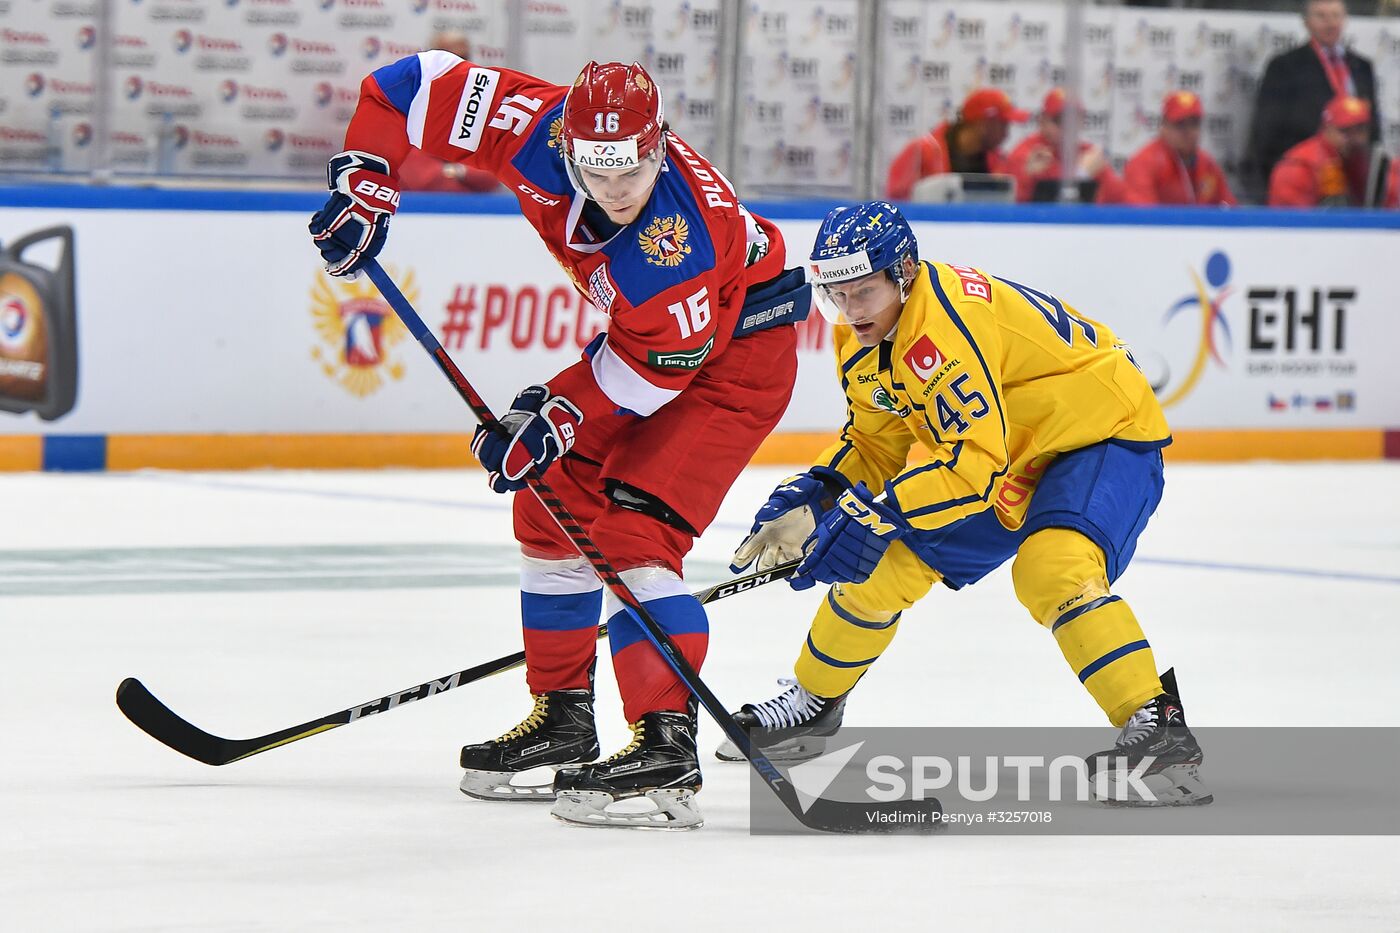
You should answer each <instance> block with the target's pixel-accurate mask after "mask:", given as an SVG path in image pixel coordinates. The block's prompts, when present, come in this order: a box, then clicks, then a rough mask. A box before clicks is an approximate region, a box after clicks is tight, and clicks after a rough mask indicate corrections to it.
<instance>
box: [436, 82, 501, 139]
mask: <svg viewBox="0 0 1400 933" xmlns="http://www.w3.org/2000/svg"><path fill="white" fill-rule="evenodd" d="M500 79H501V75H500V72H498V71H494V70H492V69H490V68H473V69H472V70H471V71H469V72H468V73H467V81H466V84H464V85H463V86H462V99H461V100H460V101H458V103H457V116H456V119H455V120H454V121H453V123H452V131H451V133H452V135H451V137H450V138H449V139H448V143H450V144H451V145H453V146H456V147H457V148H458V149H465V150H466V151H468V152H476V150H477V147H478V146H480V145H481V137H482V134H483V133H484V132H485V131H486V118H487V115H488V114H489V113H490V112H491V108H492V106H494V105H495V102H496V84H497V82H499V81H500Z"/></svg>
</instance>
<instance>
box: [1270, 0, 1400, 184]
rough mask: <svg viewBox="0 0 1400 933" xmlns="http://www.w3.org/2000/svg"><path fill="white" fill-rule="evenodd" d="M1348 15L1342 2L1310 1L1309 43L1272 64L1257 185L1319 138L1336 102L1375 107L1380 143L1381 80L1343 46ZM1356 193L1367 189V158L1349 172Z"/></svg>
mask: <svg viewBox="0 0 1400 933" xmlns="http://www.w3.org/2000/svg"><path fill="white" fill-rule="evenodd" d="M1346 19H1347V9H1346V4H1345V3H1343V2H1342V0H1306V2H1305V3H1304V4H1303V25H1304V26H1305V27H1306V28H1307V30H1308V37H1309V38H1308V41H1307V42H1306V43H1305V44H1303V45H1300V46H1299V47H1298V48H1296V49H1292V50H1290V51H1287V52H1284V53H1282V54H1281V55H1278V56H1276V57H1275V58H1273V59H1272V60H1271V61H1270V62H1269V64H1268V66H1267V67H1266V68H1265V69H1264V78H1263V80H1262V81H1260V82H1259V97H1258V100H1257V102H1256V104H1255V108H1254V125H1253V127H1252V129H1251V133H1250V145H1249V154H1250V157H1251V160H1252V162H1253V169H1254V171H1253V173H1252V176H1253V177H1252V181H1253V182H1254V183H1255V184H1256V185H1258V186H1261V187H1262V185H1263V184H1264V183H1265V182H1266V181H1267V179H1268V178H1269V176H1270V174H1271V173H1272V172H1273V169H1274V166H1275V165H1276V164H1278V161H1279V159H1281V158H1282V157H1283V154H1284V153H1285V152H1287V151H1288V150H1289V149H1291V148H1293V147H1294V146H1296V145H1297V144H1298V143H1300V142H1302V141H1303V140H1305V139H1307V138H1308V137H1309V136H1312V135H1313V134H1314V133H1316V132H1317V127H1318V125H1319V123H1320V122H1321V120H1322V110H1323V108H1324V107H1326V106H1327V103H1328V101H1330V100H1332V99H1333V98H1336V97H1359V98H1361V99H1362V100H1364V101H1366V103H1368V104H1369V105H1370V107H1371V132H1370V141H1371V142H1372V143H1374V142H1376V141H1378V140H1379V139H1380V126H1381V122H1380V112H1379V111H1378V109H1377V107H1376V78H1375V72H1374V71H1373V70H1372V68H1371V62H1370V61H1369V60H1368V59H1365V58H1362V57H1361V56H1360V55H1357V54H1356V53H1355V52H1353V51H1351V50H1350V49H1348V48H1346V47H1345V46H1344V45H1343V44H1342V31H1343V30H1344V29H1345V28H1346ZM1346 172H1347V175H1348V177H1349V179H1350V176H1352V175H1353V174H1354V175H1356V176H1357V178H1356V179H1355V180H1354V184H1355V186H1356V187H1360V186H1361V185H1364V184H1365V174H1366V157H1365V153H1364V152H1361V153H1358V154H1357V156H1356V157H1354V158H1352V159H1350V160H1349V161H1348V163H1347V166H1346Z"/></svg>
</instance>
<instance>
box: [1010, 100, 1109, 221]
mask: <svg viewBox="0 0 1400 933" xmlns="http://www.w3.org/2000/svg"><path fill="white" fill-rule="evenodd" d="M1064 113H1065V90H1064V88H1059V87H1057V88H1052V89H1051V91H1050V93H1048V94H1046V95H1045V101H1044V103H1042V104H1041V107H1040V120H1039V124H1040V125H1039V129H1038V130H1037V131H1036V132H1034V133H1032V134H1031V135H1029V136H1027V137H1026V138H1025V139H1023V140H1021V142H1020V143H1018V144H1017V145H1016V148H1015V149H1012V150H1011V155H1010V156H1008V157H1007V160H1006V168H1005V171H1007V172H1008V173H1010V174H1012V175H1015V176H1016V200H1018V201H1029V200H1030V199H1031V195H1032V193H1033V192H1034V191H1035V187H1036V183H1037V182H1041V181H1047V180H1053V179H1058V178H1059V177H1060V143H1061V141H1062V139H1063V136H1064V134H1063V131H1062V128H1061V124H1062V121H1063V119H1064ZM1075 177H1077V178H1092V179H1093V180H1094V181H1096V182H1098V193H1097V194H1096V195H1095V198H1094V200H1095V201H1096V202H1097V203H1099V204H1117V203H1120V202H1122V201H1123V199H1124V197H1125V196H1126V194H1127V191H1126V189H1125V188H1124V186H1123V179H1122V178H1120V177H1118V173H1117V172H1115V171H1114V170H1113V166H1112V165H1109V164H1108V157H1107V156H1106V155H1105V154H1104V151H1103V148H1102V147H1100V146H1096V145H1094V144H1093V143H1091V142H1089V141H1087V140H1083V139H1081V140H1080V141H1079V159H1078V162H1077V163H1076V165H1075Z"/></svg>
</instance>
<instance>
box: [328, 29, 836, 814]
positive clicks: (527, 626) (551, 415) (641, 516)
mask: <svg viewBox="0 0 1400 933" xmlns="http://www.w3.org/2000/svg"><path fill="white" fill-rule="evenodd" d="M411 147H417V148H419V149H422V150H423V151H425V152H427V153H429V154H431V155H435V156H437V157H439V158H442V159H450V160H454V161H456V162H459V163H461V164H463V165H465V166H468V167H470V168H474V169H480V170H484V171H487V172H490V173H492V174H493V175H495V176H496V177H497V178H498V179H499V180H500V181H501V183H502V184H503V185H505V186H506V188H507V189H508V190H510V191H511V192H512V193H513V194H514V195H515V196H516V198H517V200H519V202H520V209H521V213H522V214H523V215H524V216H525V218H526V219H527V220H528V221H529V222H530V223H531V224H532V225H533V226H534V227H535V229H536V230H537V231H538V232H539V234H540V237H541V238H542V239H543V241H544V244H545V246H546V248H547V249H548V250H549V251H550V253H551V254H552V255H553V257H554V259H555V260H556V261H557V262H558V263H559V265H560V266H562V267H563V269H564V271H565V272H566V273H567V274H568V276H569V278H570V279H571V280H572V281H573V283H574V285H575V286H576V287H577V288H578V289H579V290H580V291H581V292H582V293H583V294H584V295H585V296H587V297H588V298H589V299H590V300H591V301H592V302H593V304H594V305H596V306H597V307H598V308H599V309H600V310H601V311H603V312H604V313H606V314H607V315H608V316H609V318H610V323H609V325H608V328H607V331H606V333H604V334H602V335H600V336H599V337H598V339H596V340H595V341H594V342H593V343H591V344H590V345H589V346H588V347H587V348H586V349H585V351H584V355H583V359H582V360H580V361H579V362H577V363H575V364H574V365H572V366H570V367H568V368H567V369H565V370H564V371H562V372H560V373H559V374H558V375H556V376H554V378H552V379H550V380H549V381H548V382H547V383H545V384H543V385H532V386H529V387H527V388H525V389H524V390H523V391H521V392H520V394H519V395H518V396H517V397H516V400H515V402H514V404H513V405H512V406H511V409H510V410H509V411H508V412H507V413H506V414H505V415H503V416H502V418H501V423H502V425H503V426H504V427H505V428H506V429H507V432H508V436H498V435H497V434H494V433H491V432H487V431H484V430H478V432H477V434H476V437H475V438H474V440H473V444H472V449H473V451H474V452H475V453H476V455H477V457H478V459H480V460H481V462H482V464H483V465H484V466H485V467H486V469H487V473H488V481H489V483H490V485H491V488H492V489H493V490H495V491H496V492H501V493H505V492H518V494H517V495H516V496H515V497H514V507H513V511H514V524H515V535H516V538H517V540H518V541H519V543H520V549H521V555H522V568H521V614H522V620H523V624H524V638H525V654H526V671H527V674H526V679H527V682H528V684H529V688H530V692H531V694H532V695H533V698H534V708H533V710H532V711H531V712H530V715H529V716H527V717H526V719H525V720H524V721H523V722H522V723H520V725H518V726H517V727H515V728H514V729H511V730H510V731H509V732H506V733H505V734H503V735H502V736H500V737H499V738H497V739H494V740H492V741H489V742H483V743H480V744H476V745H468V746H466V747H465V748H463V749H462V756H461V763H462V767H463V768H464V769H465V775H464V777H463V780H462V790H463V791H464V792H465V793H467V794H468V795H470V796H473V797H480V798H485V799H499V800H522V799H555V801H556V802H555V805H554V811H553V812H554V814H555V815H556V816H558V817H560V818H561V819H564V820H566V821H570V822H579V823H584V824H585V825H604V826H606V825H638V824H642V825H652V826H658V825H659V826H665V827H668V828H688V827H691V826H697V825H699V824H700V815H699V812H698V810H696V809H695V806H694V801H693V796H694V793H695V792H696V791H697V790H698V789H699V787H700V770H699V764H698V761H697V758H696V753H695V725H696V724H695V706H694V703H693V700H692V698H691V696H690V693H689V691H688V690H687V688H686V687H685V685H684V684H683V683H682V682H681V681H680V680H679V678H677V676H676V675H675V674H674V673H673V672H672V670H671V669H670V668H669V667H668V666H667V665H666V663H665V662H664V661H663V659H662V657H661V655H660V654H659V653H658V652H657V651H656V650H655V649H654V648H653V647H652V645H651V643H650V642H649V641H647V639H646V636H645V635H644V633H643V631H642V629H641V627H640V625H639V624H638V623H637V622H636V621H635V620H634V619H633V618H632V617H631V616H630V615H629V614H628V613H627V612H626V611H624V610H623V607H622V606H621V604H620V603H618V602H617V601H616V600H615V599H613V598H612V597H611V595H609V597H608V602H609V605H608V630H609V641H610V644H611V650H612V656H613V667H614V671H615V673H616V676H617V681H618V687H619V690H620V692H621V694H622V699H623V711H624V714H625V715H626V717H627V720H628V722H629V724H630V725H631V729H632V732H633V738H632V742H631V744H629V745H628V746H627V747H625V748H624V749H622V750H621V751H620V752H618V753H617V754H615V755H613V756H612V757H610V758H608V759H606V760H604V761H602V762H598V763H593V764H590V763H589V762H592V761H593V759H594V758H595V757H596V756H597V753H598V740H597V733H596V730H595V728H594V721H593V707H592V703H593V692H592V675H593V666H594V657H595V649H594V644H595V641H596V633H597V626H598V622H599V614H600V612H601V610H602V608H603V592H602V586H601V584H600V582H599V581H598V579H597V577H596V576H595V575H594V573H593V571H592V569H591V568H590V567H589V565H588V563H587V561H586V560H585V559H584V558H583V557H582V556H580V555H579V554H578V553H577V552H576V551H575V549H574V548H573V547H572V545H570V544H569V542H568V540H567V538H565V536H564V534H563V533H562V532H561V531H560V530H559V528H558V527H557V526H556V525H555V523H554V521H553V519H552V518H551V517H550V514H549V513H548V512H547V511H546V510H545V509H544V508H543V507H542V506H541V505H540V503H539V502H538V501H536V499H535V497H534V496H533V495H532V494H531V493H530V492H528V491H523V492H521V490H523V489H524V487H525V483H524V477H525V474H526V473H527V472H528V471H529V469H530V468H532V467H533V468H535V469H538V470H541V471H544V470H547V471H548V473H547V475H546V480H547V481H548V482H549V484H550V485H551V487H552V488H553V489H554V491H555V492H556V493H557V494H558V495H559V497H560V498H561V499H562V500H563V502H564V503H565V504H566V505H567V506H568V508H569V510H570V511H571V512H572V513H573V514H574V515H575V516H576V517H578V519H579V520H580V521H581V522H582V523H583V524H584V526H585V527H586V528H587V530H588V533H589V535H590V537H591V538H592V540H593V542H594V543H595V544H596V545H597V546H598V548H599V549H600V550H601V551H602V552H603V554H604V555H606V556H607V558H608V559H609V560H610V561H611V562H612V564H613V565H614V566H615V567H617V568H618V570H619V571H620V572H621V576H622V578H623V580H624V581H625V582H626V583H627V585H628V586H629V587H630V588H631V589H632V591H633V592H634V593H635V594H636V595H637V597H638V598H639V599H640V600H641V601H642V602H643V603H644V604H645V606H646V608H647V609H648V611H649V612H650V613H651V614H652V616H653V617H654V618H656V620H657V621H658V622H659V623H660V625H661V626H662V627H663V628H664V629H665V630H666V632H667V633H668V634H669V635H670V636H671V637H672V638H673V639H674V640H675V641H676V643H677V644H678V645H679V646H680V648H681V650H682V652H683V653H684V655H685V657H686V659H687V660H688V661H689V662H690V663H691V664H693V665H694V666H695V667H697V668H698V667H699V666H700V664H701V662H702V661H703V659H704V656H705V651H706V647H707V644H708V624H707V621H706V617H705V612H704V610H703V609H702V608H701V606H700V604H699V602H697V601H696V600H695V599H694V598H693V597H692V596H690V595H689V592H688V590H687V589H686V587H685V585H684V583H683V582H682V579H681V561H682V558H683V557H684V556H685V554H686V553H687V552H688V551H689V550H690V548H691V546H692V544H693V542H694V539H695V538H696V537H697V536H698V535H699V534H700V533H701V532H702V531H704V530H705V528H706V526H708V525H709V523H710V522H711V521H712V520H713V519H714V516H715V513H716V512H717V511H718V508H719V505H720V502H721V501H722V499H723V497H724V494H725V492H726V491H727V490H728V489H729V486H730V485H731V483H732V482H733V481H734V479H735V477H737V476H738V474H739V472H740V471H741V470H742V469H743V468H744V466H745V465H746V464H747V463H748V462H749V459H750V457H751V456H752V455H753V453H754V451H755V450H756V449H757V447H758V445H759V443H760V442H761V441H762V440H763V438H764V437H765V436H767V434H768V433H769V432H770V431H771V430H772V429H773V427H774V426H775V425H776V424H777V422H778V419H779V418H780V417H781V415H782V413H783V411H784V409H785V408H786V407H787V403H788V400H789V398H790V397H791V393H792V385H793V380H794V378H795V375H796V366H797V362H796V352H795V345H796V333H795V329H794V328H793V327H792V326H791V325H793V324H794V323H796V322H797V321H800V320H801V319H802V318H804V317H805V316H806V315H807V313H808V311H809V309H810V307H811V301H810V289H809V288H808V286H807V285H806V283H805V279H804V276H803V273H802V271H801V270H800V269H794V270H789V271H787V272H785V271H784V268H783V262H784V248H783V241H782V238H781V235H780V234H779V233H778V230H777V228H776V227H775V226H773V225H772V224H771V223H769V222H767V221H766V220H764V219H763V218H760V217H757V216H754V215H752V214H750V213H749V212H748V211H747V210H746V209H745V208H744V207H743V205H742V204H740V203H739V201H738V199H737V198H736V197H735V195H734V191H733V189H732V188H731V187H730V185H729V183H728V181H727V180H726V179H725V178H724V176H723V175H721V174H720V172H719V171H718V170H717V169H715V168H713V167H712V166H711V165H710V164H709V162H707V161H706V160H705V159H704V158H703V157H702V156H700V155H698V154H697V153H695V152H694V151H693V150H691V149H690V147H689V146H687V145H686V144H685V143H684V141H683V140H681V139H680V138H679V137H678V136H677V135H676V134H675V133H673V132H671V131H670V129H669V127H668V126H667V125H666V123H665V117H664V112H663V109H662V100H661V93H660V91H659V89H658V88H657V87H656V85H655V84H654V83H653V82H652V80H651V77H650V76H649V75H648V74H647V73H646V70H645V69H644V68H643V67H642V66H641V65H639V64H635V63H634V64H632V65H624V64H621V63H617V62H610V63H603V64H599V63H597V62H590V63H589V64H588V65H587V66H586V67H585V68H584V69H583V71H582V72H581V73H580V74H579V76H578V78H577V79H576V80H575V81H574V83H573V85H572V86H571V87H561V86H556V85H552V84H549V83H548V82H546V81H542V80H540V79H538V78H535V77H532V76H530V75H527V74H522V73H519V72H514V71H508V70H506V69H497V68H486V67H482V66H480V65H476V64H474V63H472V62H468V61H463V60H462V59H460V58H458V57H457V56H455V55H451V54H449V53H446V52H442V51H429V52H422V53H419V54H418V55H415V56H411V57H409V58H406V59H403V60H401V61H399V62H396V63H394V64H392V65H388V66H386V67H383V68H380V69H378V70H377V71H375V72H373V73H372V74H371V75H369V76H368V77H367V78H365V80H364V82H363V83H362V85H361V89H360V102H359V105H358V107H357V108H356V112H355V115H354V118H353V119H352V120H351V122H350V126H349V129H348V130H347V132H346V151H345V152H343V153H341V154H339V155H337V156H335V157H334V158H333V159H332V160H331V163H330V168H329V182H330V187H331V189H332V190H333V192H334V193H333V194H332V195H331V199H330V201H329V202H328V203H327V205H326V207H325V208H324V209H323V210H322V211H321V212H320V213H318V214H317V215H316V216H315V217H314V218H313V219H312V222H311V231H312V234H313V236H314V237H315V240H316V242H317V245H318V246H319V247H320V249H321V252H322V255H323V257H324V258H325V260H326V262H327V271H329V272H330V273H331V274H333V275H345V274H353V273H355V272H356V271H357V270H358V269H359V268H361V267H362V266H363V265H364V264H365V263H366V262H368V260H369V259H370V258H372V257H373V256H374V255H375V254H377V253H378V251H379V250H380V249H381V248H382V246H383V243H384V240H385V237H386V235H387V231H388V225H389V218H390V217H391V216H392V214H393V213H394V210H395V208H396V207H397V204H398V194H397V191H398V187H397V185H396V183H395V179H394V171H395V167H396V166H397V165H398V164H399V162H400V161H401V160H402V159H403V158H404V156H405V155H406V154H407V153H408V152H409V150H410V148H411ZM468 234H469V231H468ZM561 765H573V766H576V767H571V768H567V769H564V770H560V771H559V772H558V773H557V774H556V775H555V776H554V782H553V784H552V785H539V784H535V785H531V784H527V783H524V782H523V781H521V783H513V782H512V779H516V780H520V779H519V778H518V775H519V774H520V773H521V772H524V771H528V770H531V769H534V768H537V767H540V766H561ZM637 796H646V797H649V798H650V799H651V800H652V802H653V804H654V809H653V810H652V811H651V812H649V813H645V814H639V813H635V812H633V813H628V814H626V815H619V814H617V813H616V812H614V811H609V810H607V809H606V808H607V806H608V804H610V803H612V802H613V801H614V800H616V799H620V798H624V797H637Z"/></svg>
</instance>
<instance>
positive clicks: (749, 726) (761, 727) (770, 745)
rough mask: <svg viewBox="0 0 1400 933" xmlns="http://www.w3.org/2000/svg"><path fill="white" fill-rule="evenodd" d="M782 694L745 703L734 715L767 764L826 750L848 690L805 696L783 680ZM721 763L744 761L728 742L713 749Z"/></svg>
mask: <svg viewBox="0 0 1400 933" xmlns="http://www.w3.org/2000/svg"><path fill="white" fill-rule="evenodd" d="M778 684H779V686H784V687H787V689H786V690H784V691H783V692H782V693H780V694H778V695H777V696H776V697H774V698H773V699H771V700H765V701H763V702H762V703H745V704H744V705H743V707H742V708H741V709H740V710H739V711H738V712H737V713H735V714H734V721H735V722H737V723H738V724H739V728H741V729H743V730H744V731H745V732H747V733H748V734H749V736H750V737H751V738H753V739H754V740H755V742H757V744H758V747H759V748H760V749H762V751H763V754H764V755H766V756H768V760H769V761H807V760H808V759H811V758H816V757H817V756H818V755H821V754H822V753H823V752H825V751H826V740H827V739H828V738H830V737H831V736H833V735H835V734H836V730H837V729H840V728H841V717H842V715H843V713H844V712H845V709H846V697H848V696H850V693H849V691H848V692H847V693H843V694H841V696H839V697H834V698H831V699H828V698H826V697H819V696H816V695H814V694H811V693H808V692H807V690H806V689H805V688H804V687H803V686H802V685H801V684H799V683H798V682H797V680H796V679H795V678H792V677H783V678H781V679H779V680H778ZM715 757H716V758H718V759H719V760H720V761H743V760H744V754H743V753H742V752H741V751H739V749H738V747H737V746H736V745H735V744H734V743H733V742H730V741H728V740H727V739H726V740H725V741H724V742H723V743H722V744H721V745H720V746H719V748H717V749H715Z"/></svg>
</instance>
